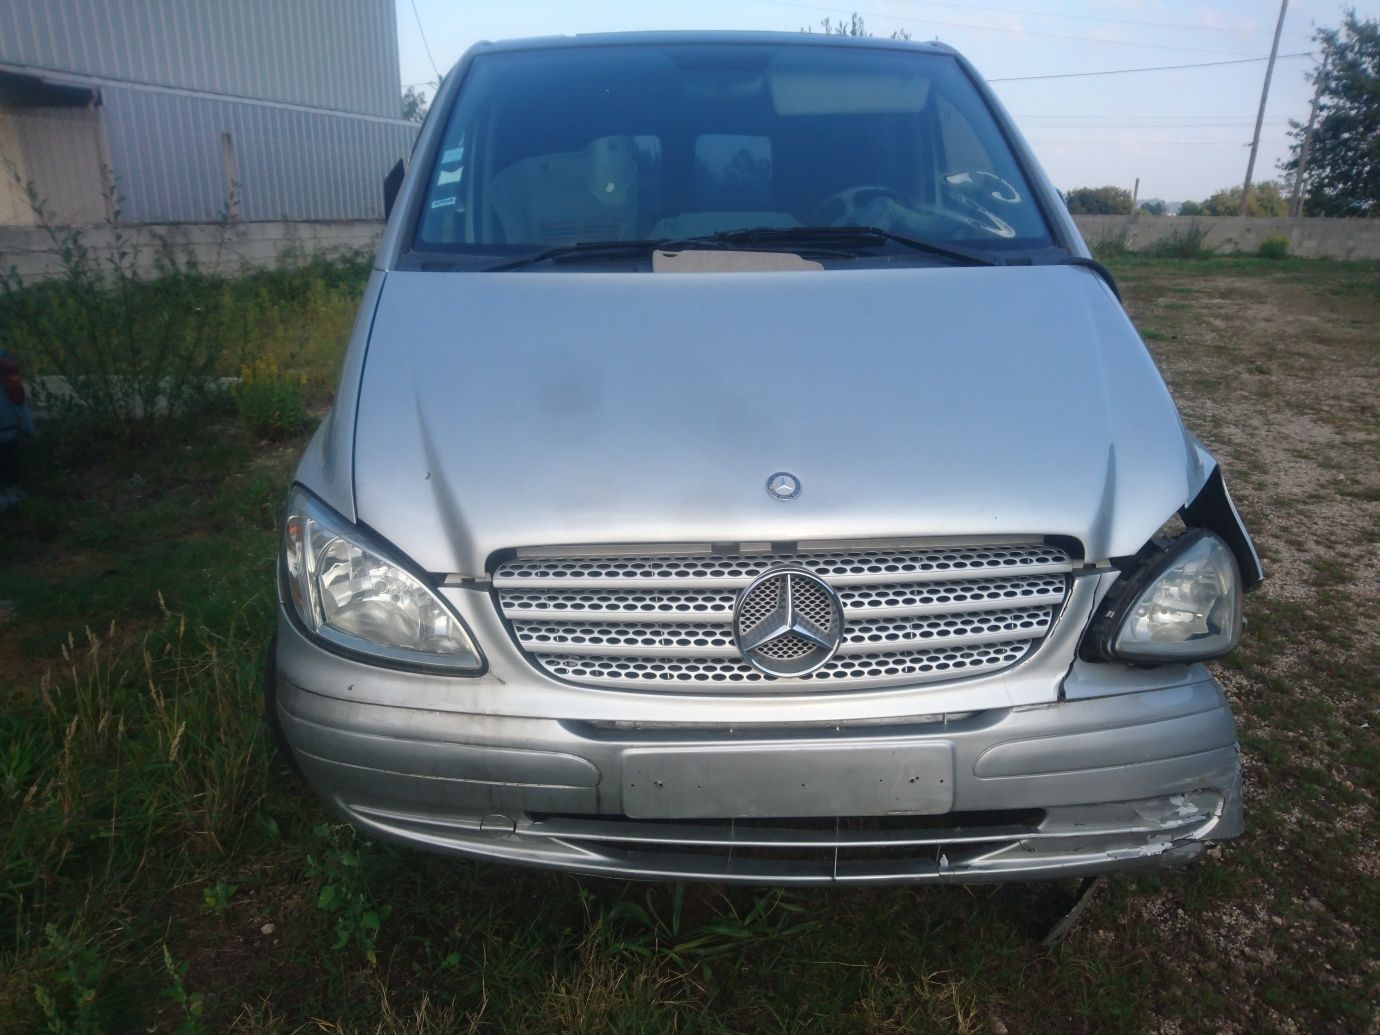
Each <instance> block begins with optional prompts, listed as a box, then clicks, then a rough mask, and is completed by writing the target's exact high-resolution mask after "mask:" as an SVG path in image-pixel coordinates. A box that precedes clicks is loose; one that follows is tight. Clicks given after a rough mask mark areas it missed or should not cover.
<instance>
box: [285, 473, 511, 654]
mask: <svg viewBox="0 0 1380 1035" xmlns="http://www.w3.org/2000/svg"><path fill="white" fill-rule="evenodd" d="M280 580H281V582H282V586H283V598H284V600H285V601H287V602H288V603H290V604H291V606H292V608H293V610H294V611H295V612H296V614H297V617H298V618H299V619H301V622H302V624H303V625H304V626H306V628H307V630H308V631H309V632H311V633H313V634H314V635H316V636H317V637H319V638H320V639H322V640H325V641H326V642H327V643H329V644H332V645H334V646H336V647H339V648H341V649H343V650H345V651H348V652H351V653H356V654H365V655H369V656H371V657H374V658H379V659H382V660H384V661H389V662H394V663H397V664H401V665H408V666H417V667H422V668H433V669H444V670H446V671H449V672H456V673H468V674H471V675H473V674H475V673H477V672H479V671H481V670H482V669H483V667H484V660H483V657H482V656H481V655H480V653H479V649H478V648H477V647H476V646H475V643H474V639H473V637H471V636H470V634H469V632H468V631H467V630H466V629H465V626H464V624H463V623H462V622H461V621H460V619H459V617H458V616H457V615H455V613H454V612H452V611H451V609H450V608H449V607H448V606H446V603H445V602H444V601H443V600H442V599H441V598H440V597H439V596H438V595H437V594H436V593H435V592H434V591H433V590H432V589H431V588H430V587H428V586H427V585H426V584H425V583H424V582H423V581H422V580H421V579H420V578H419V577H418V576H417V575H415V574H413V573H412V572H411V571H409V570H408V569H407V567H406V566H405V563H404V562H402V561H401V559H399V558H395V557H393V556H392V555H391V551H389V550H388V549H387V548H386V547H384V546H382V545H381V544H379V543H376V542H374V541H373V540H372V538H371V537H370V536H368V535H367V534H366V533H364V532H362V531H361V530H360V529H358V528H355V527H354V526H353V525H351V524H350V523H349V522H348V521H346V520H345V519H344V518H342V517H340V515H338V514H336V513H335V512H334V511H332V510H330V509H329V508H327V507H326V506H325V505H324V504H322V503H321V502H320V501H318V500H317V499H316V498H315V497H313V496H312V495H311V494H310V493H308V492H306V490H304V489H302V488H300V487H298V488H294V489H293V490H292V494H291V495H290V496H289V498H288V508H287V517H286V519H285V520H284V522H283V542H282V557H281V564H280Z"/></svg>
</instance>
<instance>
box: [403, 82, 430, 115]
mask: <svg viewBox="0 0 1380 1035" xmlns="http://www.w3.org/2000/svg"><path fill="white" fill-rule="evenodd" d="M426 109H427V99H426V94H424V93H422V91H421V90H418V89H417V88H416V87H415V86H409V87H408V88H407V89H406V90H404V91H403V94H402V117H403V118H405V119H407V121H408V122H421V121H422V120H423V119H425V118H426Z"/></svg>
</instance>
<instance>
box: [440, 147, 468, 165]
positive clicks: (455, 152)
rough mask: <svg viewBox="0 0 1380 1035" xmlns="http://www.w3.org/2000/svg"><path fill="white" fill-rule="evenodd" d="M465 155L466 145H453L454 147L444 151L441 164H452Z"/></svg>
mask: <svg viewBox="0 0 1380 1035" xmlns="http://www.w3.org/2000/svg"><path fill="white" fill-rule="evenodd" d="M464 157H465V149H464V147H452V148H450V149H449V150H448V151H445V152H443V153H442V155H441V164H442V165H450V164H451V163H452V162H458V161H460V159H462V158H464Z"/></svg>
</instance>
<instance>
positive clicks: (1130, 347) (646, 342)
mask: <svg viewBox="0 0 1380 1035" xmlns="http://www.w3.org/2000/svg"><path fill="white" fill-rule="evenodd" d="M1261 578H1262V572H1261V567H1260V562H1259V560H1258V558H1257V556H1256V553H1255V551H1254V548H1253V546H1252V544H1251V540H1250V538H1249V536H1248V534H1247V532H1246V530H1245V529H1244V527H1243V526H1242V523H1241V520H1240V518H1239V517H1238V515H1237V512H1236V510H1235V508H1234V506H1233V504H1232V501H1231V498H1230V496H1229V495H1228V493H1227V488H1226V485H1225V483H1224V481H1223V476H1222V473H1221V470H1220V469H1219V467H1218V465H1217V463H1216V461H1215V460H1214V459H1213V458H1212V456H1211V455H1209V453H1208V452H1207V451H1206V450H1205V449H1204V448H1203V446H1202V445H1201V444H1200V443H1199V442H1198V441H1197V440H1196V439H1195V438H1194V437H1193V435H1192V434H1191V433H1190V432H1189V431H1188V430H1186V429H1185V427H1184V425H1183V423H1182V421H1181V420H1180V418H1179V415H1178V413H1177V412H1176V410H1175V408H1174V403H1173V402H1172V400H1171V399H1170V397H1169V393H1168V392H1167V390H1166V388H1165V385H1164V382H1163V381H1162V379H1161V377H1160V375H1159V373H1158V371H1157V370H1156V368H1155V365H1154V362H1153V361H1152V360H1151V358H1150V356H1149V354H1148V353H1147V352H1146V349H1145V347H1144V345H1143V344H1142V342H1141V340H1140V338H1139V337H1138V336H1137V334H1136V331H1135V329H1134V328H1133V327H1132V325H1131V323H1130V321H1129V320H1128V319H1127V317H1126V313H1125V312H1124V311H1123V309H1122V307H1121V305H1120V302H1119V301H1118V296H1117V293H1116V288H1115V285H1114V284H1113V283H1112V281H1111V278H1110V276H1108V275H1107V273H1106V271H1105V270H1103V269H1102V268H1101V267H1100V266H1098V265H1097V263H1095V262H1094V261H1093V260H1092V259H1091V258H1090V257H1089V253H1088V249H1087V247H1086V246H1085V244H1084V242H1083V241H1082V239H1081V238H1080V237H1079V234H1078V231H1077V229H1076V228H1075V226H1074V224H1073V222H1072V220H1071V219H1070V218H1069V215H1068V212H1067V211H1066V209H1065V208H1064V205H1063V204H1062V202H1061V200H1060V197H1059V195H1058V193H1057V192H1056V191H1055V190H1054V188H1053V187H1052V186H1051V185H1050V183H1049V181H1048V180H1047V178H1046V177H1045V175H1044V174H1043V173H1042V172H1041V170H1040V167H1039V165H1038V164H1037V163H1036V161H1035V159H1034V157H1033V155H1032V154H1031V152H1030V149H1029V148H1028V147H1027V146H1026V144H1025V143H1024V142H1023V140H1022V139H1021V136H1020V134H1019V132H1018V131H1017V129H1016V127H1015V126H1014V125H1013V123H1012V121H1011V119H1010V117H1009V116H1008V115H1007V114H1006V113H1005V111H1003V110H1002V107H1001V105H1000V104H999V103H998V102H997V100H996V98H995V97H994V96H993V94H992V92H991V91H990V90H989V89H988V87H987V86H986V84H985V83H984V81H983V80H982V78H981V76H979V75H978V74H977V72H975V71H974V69H973V68H972V67H971V66H970V65H969V64H968V63H967V62H966V61H965V60H964V59H963V58H962V57H961V56H959V55H958V54H957V53H955V52H954V51H953V50H952V49H950V48H949V47H946V46H944V45H942V44H938V43H921V44H913V43H900V42H890V41H880V40H873V39H839V38H828V37H820V36H810V35H801V34H789V35H786V34H781V35H777V34H703V33H696V34H633V35H611V36H589V37H574V38H561V39H540V40H523V41H516V42H509V43H500V44H482V45H479V46H477V47H475V48H474V49H473V50H471V51H470V52H469V53H468V54H467V55H466V56H465V57H464V58H463V59H462V60H461V61H460V63H459V64H458V65H457V67H456V68H455V69H454V71H453V72H452V73H451V74H450V75H449V76H447V77H446V80H445V83H444V85H443V86H442V87H441V89H440V91H439V93H438V95H437V97H436V99H435V103H434V105H433V108H432V111H431V113H430V116H429V117H428V119H427V122H426V125H425V126H424V128H423V129H422V131H421V135H420V138H419V139H418V142H417V145H416V149H415V151H414V153H413V155H412V158H411V160H410V168H409V169H408V171H407V173H406V176H405V178H403V179H402V182H401V187H400V189H399V190H398V191H397V193H396V200H395V202H394V203H392V205H391V217H390V219H389V222H388V228H387V231H386V232H385V234H384V237H383V240H382V243H381V246H380V248H379V252H378V259H377V262H376V264H375V269H374V272H373V275H372V277H371V278H370V280H369V284H368V289H367V291H366V292H365V295H364V301H363V305H362V307H361V311H360V316H359V320H358V324H357V326H356V329H355V332H354V336H353V338H352V340H351V342H350V345H349V348H348V351H347V354H346V357H345V361H344V369H343V372H342V376H341V382H340V389H339V393H338V395H337V398H336V403H335V407H334V410H333V411H332V413H331V414H330V416H329V417H328V418H327V419H326V421H325V422H324V424H323V425H322V426H321V428H320V429H319V431H318V433H317V434H316V436H315V438H314V439H313V441H312V443H311V445H310V446H309V448H308V449H307V452H306V455H305V456H304V457H303V459H302V462H301V466H300V467H299V468H298V471H297V475H296V480H295V484H294V486H293V488H292V492H291V497H290V502H289V506H288V509H287V515H286V518H285V521H284V525H283V537H282V554H281V563H280V575H279V586H280V600H281V604H280V608H279V618H280V620H279V629H278V637H277V643H276V648H275V654H274V661H273V663H272V664H271V665H270V671H269V679H268V680H267V694H268V698H269V718H270V722H271V724H272V725H273V726H274V727H275V730H276V732H277V733H278V734H279V735H280V737H281V739H282V740H284V741H285V742H286V745H288V746H289V750H290V752H291V755H292V757H293V759H294V760H295V762H296V764H297V765H298V766H299V767H300V769H301V770H302V772H303V773H304V774H305V776H306V778H307V779H308V781H310V783H311V785H312V786H313V787H314V788H315V789H316V791H317V792H318V793H319V794H320V795H321V796H322V797H323V798H324V799H325V800H326V802H327V803H328V804H329V805H330V807H331V808H333V809H334V810H335V811H336V812H338V813H339V814H340V815H342V816H344V817H345V818H347V819H348V820H349V821H350V822H352V823H354V824H355V825H356V826H358V827H360V828H361V829H363V830H365V831H367V832H369V833H371V834H373V835H376V836H378V837H380V838H384V839H387V840H390V841H395V842H400V843H403V844H408V845H414V846H417V847H419V848H425V849H429V850H434V851H439V852H448V853H454V854H457V855H464V856H471V857H477V858H484V859H490V860H495V861H505V862H513V863H528V864H536V865H540V866H548V867H559V868H563V869H569V870H575V871H580V872H584V873H601V874H612V875H618V876H624V877H642V878H654V879H674V880H685V879H697V878H699V879H712V880H721V881H745V882H763V883H772V884H788V883H824V882H873V883H875V882H899V881H998V880H1012V879H1022V878H1045V877H1061V876H1070V875H1089V874H1094V873H1099V872H1103V871H1111V870H1131V869H1137V868H1147V867H1167V866H1173V865H1175V864H1179V863H1184V862H1188V861H1190V860H1192V859H1194V858H1196V857H1198V856H1199V855H1200V854H1201V853H1202V852H1203V851H1204V848H1205V845H1207V844H1208V843H1210V842H1213V841H1220V840H1223V839H1226V838H1231V837H1234V836H1236V835H1237V834H1239V833H1240V832H1241V829H1242V806H1241V773H1240V766H1239V761H1238V752H1237V744H1236V735H1235V730H1234V724H1233V720H1232V715H1231V712H1230V710H1229V708H1228V706H1227V703H1226V701H1225V700H1224V698H1223V695H1222V692H1221V690H1220V689H1219V688H1218V686H1217V684H1216V683H1215V682H1214V681H1213V678H1212V676H1211V675H1210V674H1209V673H1208V672H1207V670H1206V669H1205V668H1204V667H1203V665H1202V662H1203V661H1204V660H1205V659H1209V658H1215V657H1219V656H1221V655H1223V654H1226V653H1227V652H1229V651H1231V650H1232V649H1233V648H1234V647H1235V646H1236V644H1237V641H1238V639H1239V638H1240V635H1241V628H1242V593H1243V591H1245V590H1246V589H1249V588H1250V587H1251V586H1253V585H1254V584H1255V583H1257V582H1259V581H1260V579H1261Z"/></svg>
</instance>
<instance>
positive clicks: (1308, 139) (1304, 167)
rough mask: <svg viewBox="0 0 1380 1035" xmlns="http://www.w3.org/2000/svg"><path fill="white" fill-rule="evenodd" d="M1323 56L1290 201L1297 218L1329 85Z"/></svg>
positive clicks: (1301, 206) (1290, 211) (1293, 214)
mask: <svg viewBox="0 0 1380 1035" xmlns="http://www.w3.org/2000/svg"><path fill="white" fill-rule="evenodd" d="M1330 56H1331V55H1324V56H1323V63H1322V67H1321V68H1319V69H1318V73H1317V81H1318V87H1317V89H1316V90H1314V91H1313V107H1312V109H1310V110H1309V112H1308V126H1307V127H1306V128H1305V129H1304V131H1303V141H1302V142H1301V143H1300V144H1299V164H1298V168H1296V169H1295V170H1294V196H1293V197H1291V198H1290V199H1289V214H1290V215H1291V216H1294V217H1295V218H1297V217H1299V216H1301V215H1302V214H1303V177H1304V174H1305V173H1307V172H1308V146H1309V145H1310V144H1311V143H1312V142H1313V127H1314V126H1315V125H1317V122H1318V105H1319V104H1321V103H1322V95H1323V86H1324V85H1326V83H1327V59H1328V58H1329V57H1330Z"/></svg>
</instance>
